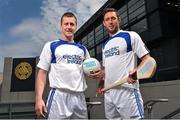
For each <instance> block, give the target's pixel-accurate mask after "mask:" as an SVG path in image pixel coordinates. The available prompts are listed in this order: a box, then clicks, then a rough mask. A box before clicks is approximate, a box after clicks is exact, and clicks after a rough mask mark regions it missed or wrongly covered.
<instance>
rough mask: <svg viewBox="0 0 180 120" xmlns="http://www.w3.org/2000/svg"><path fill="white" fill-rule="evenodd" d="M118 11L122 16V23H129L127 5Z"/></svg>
mask: <svg viewBox="0 0 180 120" xmlns="http://www.w3.org/2000/svg"><path fill="white" fill-rule="evenodd" d="M118 13H119V15H120V17H121V23H120V24H121V25H124V24H127V22H128V19H127V5H124V6H123V7H122V8H120V9H119V10H118Z"/></svg>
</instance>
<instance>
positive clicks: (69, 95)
mask: <svg viewBox="0 0 180 120" xmlns="http://www.w3.org/2000/svg"><path fill="white" fill-rule="evenodd" d="M60 29H61V32H62V35H61V38H60V39H58V40H54V41H51V42H47V43H46V44H45V46H44V48H43V50H42V52H41V55H40V61H39V63H38V64H37V67H38V68H39V71H38V74H37V80H36V98H35V101H36V105H35V111H36V114H37V116H43V117H45V113H47V115H48V119H87V118H88V116H87V106H86V101H85V96H84V91H85V90H86V88H87V85H86V81H85V77H84V73H83V69H82V62H83V61H84V60H85V59H87V58H89V57H90V55H89V52H88V51H87V48H86V47H85V46H82V45H80V44H77V43H75V42H74V40H73V39H74V33H75V31H76V30H77V18H76V17H75V15H74V14H73V13H71V12H66V13H64V14H63V16H62V17H61V21H60ZM47 74H48V76H49V85H50V88H51V91H50V93H49V96H48V100H47V106H45V103H44V101H43V98H42V96H43V91H44V88H45V84H46V76H47Z"/></svg>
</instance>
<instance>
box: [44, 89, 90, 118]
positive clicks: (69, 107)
mask: <svg viewBox="0 0 180 120" xmlns="http://www.w3.org/2000/svg"><path fill="white" fill-rule="evenodd" d="M47 109H48V119H87V118H88V115H87V105H86V101H85V96H84V93H83V92H70V91H64V90H59V89H55V88H53V89H51V91H50V93H49V96H48V100H47Z"/></svg>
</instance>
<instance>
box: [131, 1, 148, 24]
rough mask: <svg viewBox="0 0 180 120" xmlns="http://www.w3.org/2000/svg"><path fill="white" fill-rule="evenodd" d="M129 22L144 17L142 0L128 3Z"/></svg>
mask: <svg viewBox="0 0 180 120" xmlns="http://www.w3.org/2000/svg"><path fill="white" fill-rule="evenodd" d="M128 13H129V21H130V22H133V21H136V20H138V19H139V18H141V17H142V16H144V15H145V2H144V0H131V1H129V2H128Z"/></svg>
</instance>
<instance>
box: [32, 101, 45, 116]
mask: <svg viewBox="0 0 180 120" xmlns="http://www.w3.org/2000/svg"><path fill="white" fill-rule="evenodd" d="M35 112H36V115H37V116H38V117H43V118H46V115H45V114H46V113H47V108H46V106H45V104H44V101H43V99H38V100H36V105H35Z"/></svg>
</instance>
